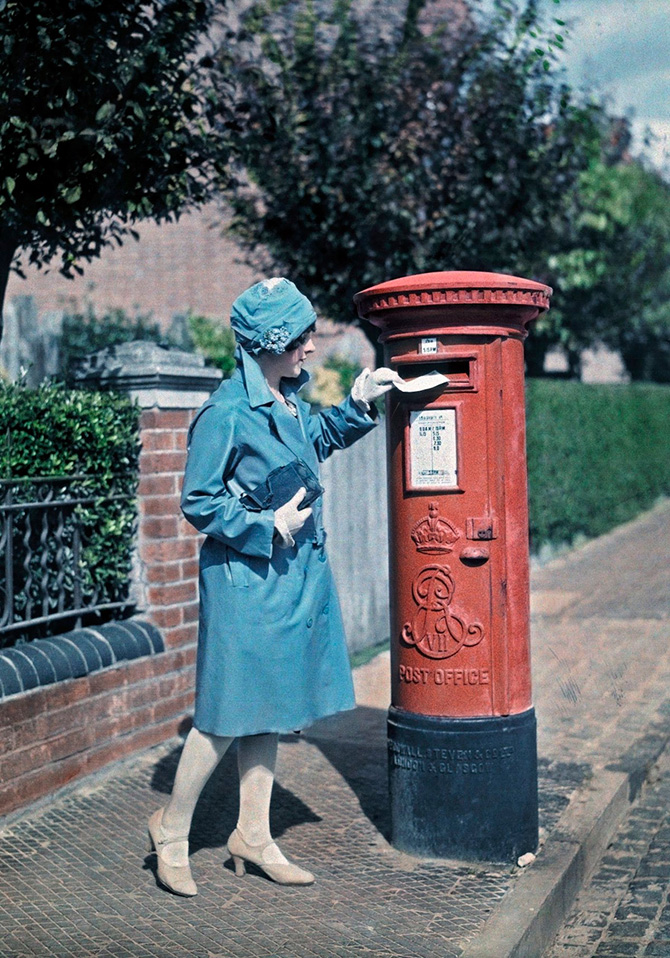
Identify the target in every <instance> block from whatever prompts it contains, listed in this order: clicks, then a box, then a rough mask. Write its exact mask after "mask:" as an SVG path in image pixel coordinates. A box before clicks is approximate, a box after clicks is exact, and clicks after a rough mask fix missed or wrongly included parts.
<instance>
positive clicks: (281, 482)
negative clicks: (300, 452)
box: [240, 459, 324, 512]
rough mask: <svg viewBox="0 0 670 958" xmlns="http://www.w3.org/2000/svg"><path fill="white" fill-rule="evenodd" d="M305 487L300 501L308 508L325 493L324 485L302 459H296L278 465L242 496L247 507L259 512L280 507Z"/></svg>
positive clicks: (303, 506)
mask: <svg viewBox="0 0 670 958" xmlns="http://www.w3.org/2000/svg"><path fill="white" fill-rule="evenodd" d="M303 486H304V487H305V490H306V491H305V497H304V499H303V500H302V502H301V503H300V508H301V509H306V508H307V506H310V505H311V504H312V503H313V502H314V500H315V499H318V498H319V496H321V495H323V491H324V490H323V486H322V485H321V484H320V482H319V480H318V479H317V477H316V476H315V475H314V473H313V472H312V470H311V469H310V468H309V466H308V465H307V463H306V462H303V461H302V459H294V460H293V462H289V463H287V464H286V465H285V466H278V467H277V468H276V469H273V470H272V472H271V473H270V474H269V475H268V477H267V479H266V480H265V482H262V483H261V484H260V485H259V486H256V488H255V489H252V490H251V492H247V493H246V494H245V495H243V496H242V497H241V498H240V502H241V503H242V505H243V506H244V507H245V508H246V509H250V510H252V511H253V512H257V511H259V510H262V509H278V508H279V506H283V505H284V504H285V503H286V502H288V501H289V500H290V499H292V498H293V496H294V495H295V494H296V492H297V491H298V489H301V488H302V487H303Z"/></svg>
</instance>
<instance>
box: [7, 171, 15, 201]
mask: <svg viewBox="0 0 670 958" xmlns="http://www.w3.org/2000/svg"><path fill="white" fill-rule="evenodd" d="M15 186H16V181H15V180H13V179H12V177H11V176H6V177H5V189H6V190H7V192H8V193H9V195H10V196H11V195H12V193H13V192H14V187H15Z"/></svg>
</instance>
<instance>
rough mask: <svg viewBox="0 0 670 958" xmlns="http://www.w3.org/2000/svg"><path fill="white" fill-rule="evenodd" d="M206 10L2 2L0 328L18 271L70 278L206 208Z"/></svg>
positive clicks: (220, 146)
mask: <svg viewBox="0 0 670 958" xmlns="http://www.w3.org/2000/svg"><path fill="white" fill-rule="evenodd" d="M219 6H220V4H219ZM215 10H216V4H215V2H214V0H30V3H22V2H20V0H0V18H1V22H2V34H3V37H2V41H1V42H0V323H1V306H2V300H3V299H4V293H5V290H6V285H7V279H8V275H9V271H10V269H11V268H14V269H16V270H17V271H18V272H20V270H21V262H22V261H25V260H27V261H28V262H30V263H33V264H36V265H37V266H38V267H41V266H43V265H46V264H48V263H50V262H51V261H52V260H54V259H55V260H57V261H58V264H59V268H60V271H61V272H62V273H63V274H64V275H66V276H72V275H73V273H75V272H77V273H80V272H82V267H81V262H83V261H90V260H91V259H93V258H95V257H97V256H98V255H99V254H100V251H101V249H102V248H103V246H105V245H107V244H109V243H112V242H118V243H120V242H121V241H122V237H123V236H124V235H125V234H127V233H128V232H132V224H133V223H135V222H137V221H138V220H141V219H145V218H150V219H153V220H156V221H163V220H170V219H172V218H174V217H176V216H178V214H179V212H180V210H183V209H185V208H187V207H189V206H194V205H197V204H200V203H202V202H204V201H205V200H206V199H207V198H208V197H209V196H210V195H211V191H212V187H213V184H214V182H215V181H216V180H217V178H219V177H220V176H221V175H223V174H224V173H225V161H226V150H225V137H223V136H221V135H218V136H215V135H213V131H212V129H211V127H210V124H209V118H208V109H209V107H208V104H209V103H210V102H211V101H210V100H209V99H208V91H207V73H206V71H205V70H203V61H202V57H203V52H204V47H203V37H204V36H205V34H206V32H207V30H208V29H209V28H210V26H211V24H212V22H213V19H214V15H215ZM219 114H220V109H219ZM219 119H220V116H219ZM222 129H225V126H224V125H220V130H222ZM1 329H2V327H1V325H0V334H1Z"/></svg>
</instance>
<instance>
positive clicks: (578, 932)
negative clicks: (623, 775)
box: [545, 749, 670, 958]
mask: <svg viewBox="0 0 670 958" xmlns="http://www.w3.org/2000/svg"><path fill="white" fill-rule="evenodd" d="M669 895H670V752H669V751H668V750H667V749H666V751H665V752H664V753H663V755H662V756H661V758H660V761H659V762H658V765H657V766H656V767H655V768H654V770H653V774H652V776H651V781H649V782H648V783H647V784H646V786H645V788H644V790H643V793H642V795H641V796H640V799H639V801H638V802H636V803H635V805H634V806H633V807H632V808H631V811H630V812H629V814H628V815H627V816H626V818H625V820H624V821H623V822H622V823H621V825H620V826H619V828H618V830H617V832H616V834H615V835H614V838H613V840H612V843H611V844H610V846H609V847H608V849H607V851H606V853H605V855H604V856H603V857H602V858H601V860H600V862H599V864H598V866H597V867H596V869H595V871H594V873H593V875H592V877H591V879H590V881H589V882H588V883H587V885H586V887H585V888H584V889H583V890H582V891H581V892H580V893H579V895H578V897H577V901H576V903H575V906H574V908H573V909H572V912H571V913H570V915H569V917H568V919H567V921H566V922H565V925H564V927H563V928H562V929H561V931H560V933H559V934H558V936H557V939H556V941H555V943H554V945H553V947H550V948H549V949H548V950H547V951H546V952H545V958H610V956H624V955H629V956H635V958H660V956H663V958H668V956H670V902H669V901H668V897H669Z"/></svg>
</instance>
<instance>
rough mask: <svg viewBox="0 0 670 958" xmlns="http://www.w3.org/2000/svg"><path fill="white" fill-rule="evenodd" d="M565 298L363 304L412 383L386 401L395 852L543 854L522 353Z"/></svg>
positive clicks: (493, 284)
mask: <svg viewBox="0 0 670 958" xmlns="http://www.w3.org/2000/svg"><path fill="white" fill-rule="evenodd" d="M550 293H551V290H549V288H548V287H546V286H542V285H541V284H540V283H535V282H532V281H530V280H525V279H521V278H518V277H514V276H504V275H501V274H494V273H473V272H443V273H428V274H422V275H418V276H409V277H404V278H402V279H398V280H392V281H390V282H388V283H382V284H380V285H379V286H374V287H372V288H370V289H367V290H364V291H363V292H361V293H358V294H357V295H356V297H355V302H356V305H357V309H358V312H359V315H360V316H361V317H362V318H364V319H367V320H368V321H369V322H372V323H374V324H375V325H377V326H378V327H379V328H380V337H379V339H380V342H381V343H383V344H384V351H385V364H386V365H388V366H390V367H391V368H394V369H396V370H397V371H398V372H399V374H400V375H401V376H402V377H403V378H404V379H410V380H411V379H414V378H417V377H419V376H422V375H424V374H426V373H428V372H433V371H436V372H440V373H443V374H444V375H445V376H446V377H447V379H448V382H447V383H443V384H442V385H440V386H437V387H435V388H433V389H431V390H429V391H427V392H424V393H402V392H400V391H399V390H393V391H392V392H391V393H389V394H388V396H387V409H386V412H387V416H386V426H387V438H388V455H389V543H390V589H391V603H390V604H391V669H392V674H391V689H392V705H391V709H390V711H389V724H388V730H389V741H388V745H389V782H390V797H391V818H392V835H391V840H392V842H393V844H394V845H396V847H398V848H402V849H403V850H405V851H409V852H412V853H414V854H428V855H437V856H445V857H453V856H461V857H464V858H475V859H477V858H479V859H487V858H488V859H499V860H500V859H502V860H509V859H512V860H513V859H514V858H515V857H517V856H518V855H520V854H523V853H524V852H528V851H534V850H535V848H536V847H537V841H538V821H537V755H536V726H535V714H534V710H533V707H532V700H531V686H530V640H529V575H528V507H527V494H526V463H525V410H524V381H523V380H524V365H523V339H524V338H525V336H526V327H527V324H528V323H529V322H530V321H532V320H533V319H535V318H536V317H537V316H538V315H539V313H540V312H541V311H543V310H545V309H547V308H548V305H549V295H550Z"/></svg>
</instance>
